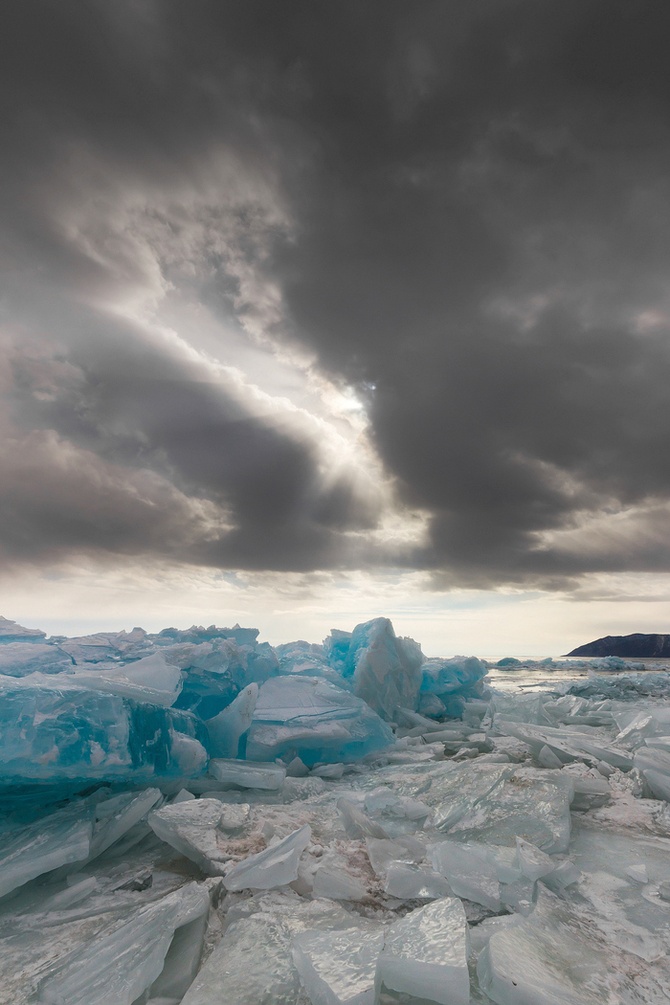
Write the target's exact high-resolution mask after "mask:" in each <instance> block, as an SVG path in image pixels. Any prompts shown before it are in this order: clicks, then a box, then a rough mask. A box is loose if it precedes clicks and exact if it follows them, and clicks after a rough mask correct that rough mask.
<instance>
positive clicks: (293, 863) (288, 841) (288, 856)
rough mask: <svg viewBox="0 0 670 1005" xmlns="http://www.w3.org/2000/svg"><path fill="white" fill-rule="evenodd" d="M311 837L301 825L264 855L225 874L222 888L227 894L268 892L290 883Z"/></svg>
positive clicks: (260, 854)
mask: <svg viewBox="0 0 670 1005" xmlns="http://www.w3.org/2000/svg"><path fill="white" fill-rule="evenodd" d="M311 837H312V829H311V827H310V826H309V824H305V825H304V826H303V827H299V828H298V830H295V831H292V833H291V834H288V835H287V836H286V837H285V838H283V839H282V840H281V841H278V842H277V843H276V844H273V845H270V847H269V848H266V849H265V850H264V851H261V852H258V854H256V855H249V856H248V858H245V859H243V860H242V861H241V862H238V863H237V865H234V866H233V867H232V868H231V869H229V870H228V872H227V873H226V875H225V876H224V879H223V883H224V886H225V887H226V889H227V890H249V889H250V890H271V889H273V888H274V887H277V886H285V885H286V884H287V883H292V882H293V880H295V879H297V878H298V863H299V861H300V856H301V855H302V853H303V851H304V850H305V848H306V847H307V845H308V844H309V842H310V839H311Z"/></svg>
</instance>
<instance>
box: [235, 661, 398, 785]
mask: <svg viewBox="0 0 670 1005" xmlns="http://www.w3.org/2000/svg"><path fill="white" fill-rule="evenodd" d="M394 743H395V737H394V735H393V732H392V730H391V729H390V727H389V726H388V725H387V723H385V722H383V720H382V719H380V717H379V716H378V715H377V714H376V712H373V710H372V709H371V708H370V707H369V706H368V705H367V704H366V703H365V702H364V701H362V700H361V699H360V698H356V697H355V696H354V695H353V694H350V693H349V692H348V691H346V690H344V688H341V687H336V686H335V685H334V684H331V683H330V682H329V681H327V680H323V679H321V678H318V677H304V676H290V677H273V678H271V679H270V680H268V681H266V682H265V684H263V685H262V686H261V688H260V691H259V695H258V702H257V704H256V710H255V712H254V717H253V721H252V723H251V728H250V730H249V736H248V740H247V749H246V756H247V758H248V759H249V760H250V761H272V760H274V759H275V758H277V757H281V758H282V760H283V761H285V762H286V763H289V762H290V761H291V760H293V758H294V757H300V759H301V760H302V761H303V763H304V764H306V765H307V767H312V765H314V764H319V763H323V764H326V763H337V762H343V763H348V762H351V761H357V760H359V759H360V758H361V757H365V756H366V755H367V754H371V753H375V752H376V751H378V750H383V749H385V748H387V747H389V746H391V745H392V744H394Z"/></svg>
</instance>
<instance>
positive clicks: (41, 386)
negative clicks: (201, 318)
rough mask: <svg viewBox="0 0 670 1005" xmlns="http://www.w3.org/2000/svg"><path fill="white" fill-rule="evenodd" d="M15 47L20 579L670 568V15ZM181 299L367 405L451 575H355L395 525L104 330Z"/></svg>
mask: <svg viewBox="0 0 670 1005" xmlns="http://www.w3.org/2000/svg"><path fill="white" fill-rule="evenodd" d="M2 16H3V19H4V21H5V29H4V31H3V32H2V34H1V35H0V37H1V38H2V43H0V45H1V46H2V50H3V51H2V52H1V53H0V57H1V58H0V73H2V76H3V78H4V80H3V83H2V89H1V91H0V102H1V103H2V117H3V121H5V122H6V123H7V124H8V130H7V134H6V141H5V143H4V144H3V158H2V159H3V162H4V173H3V185H2V189H1V194H0V205H2V212H3V219H4V223H5V226H4V239H3V242H2V249H3V255H4V259H5V270H6V275H7V277H8V282H7V294H6V297H5V300H4V301H3V304H2V308H3V311H4V318H5V319H6V320H7V324H8V331H9V335H8V338H9V344H10V346H11V354H12V355H11V358H12V365H11V368H9V369H8V370H7V374H8V376H7V378H6V387H7V389H8V390H7V394H8V399H7V400H8V403H9V404H8V410H7V413H6V415H5V422H6V425H7V430H8V434H7V437H6V440H7V443H10V442H11V443H16V444H24V447H25V445H32V448H33V449H34V451H35V457H36V458H37V459H38V460H39V463H37V461H36V462H35V464H34V465H33V467H32V468H31V469H30V474H28V473H27V469H26V464H27V460H26V457H29V452H28V454H26V451H25V449H23V450H21V449H20V447H18V446H17V448H16V450H15V452H14V453H12V452H11V450H10V449H9V447H6V449H5V455H4V456H5V460H4V468H5V477H4V478H3V485H4V488H3V489H2V490H0V492H2V493H4V496H3V498H4V503H3V505H4V507H5V509H4V512H5V521H4V524H3V526H4V528H5V536H6V539H7V545H6V549H7V552H8V553H11V554H12V555H16V556H17V557H20V556H21V555H26V556H30V557H31V558H36V557H37V558H38V557H39V556H40V554H48V555H52V554H55V553H57V552H59V549H60V551H61V552H67V551H70V550H77V549H79V550H91V549H94V548H101V549H103V550H104V549H107V550H109V551H112V552H114V551H122V550H124V548H125V549H126V550H130V551H132V553H142V551H143V550H145V551H146V552H147V553H152V554H153V553H157V554H164V555H168V556H170V557H173V558H175V559H178V560H186V561H196V562H202V563H205V564H212V565H217V564H220V565H222V566H235V567H241V568H244V567H247V568H264V567H266V568H278V569H282V568H299V569H309V568H324V567H330V566H333V565H337V564H351V563H352V562H355V561H356V560H358V561H371V560H372V559H373V558H376V560H378V561H388V562H396V563H399V564H401V563H413V564H415V565H416V566H418V567H420V568H423V569H427V570H430V571H431V573H432V574H433V575H434V578H435V581H436V583H438V584H446V585H454V584H461V585H477V586H486V585H496V584H499V583H503V582H527V583H534V584H538V585H540V586H547V587H552V586H556V585H561V584H565V583H566V582H569V581H570V580H571V578H574V577H579V576H580V575H582V574H584V573H588V572H591V571H610V570H617V569H628V570H636V569H637V570H643V569H648V570H666V571H667V569H668V568H670V556H668V551H667V547H666V546H665V544H664V537H665V534H664V527H665V525H666V523H665V522H666V518H667V506H668V504H670V465H668V464H667V449H668V441H669V439H670V410H668V408H667V407H666V403H667V388H668V386H669V378H670V339H669V336H670V297H669V295H668V293H667V275H668V270H669V268H670V245H669V243H668V239H667V234H668V232H669V227H668V225H669V224H670V182H669V181H668V179H669V178H670V171H669V169H670V133H669V127H668V125H667V123H668V122H669V121H670V118H669V116H668V112H669V111H670V107H669V106H670V76H669V75H668V73H667V70H666V53H665V50H664V40H665V39H667V37H668V30H669V29H670V11H668V10H666V9H665V7H664V6H662V5H660V4H657V3H647V2H644V0H643V2H640V3H637V4H635V5H631V4H627V3H623V2H622V3H620V2H617V0H614V2H604V0H560V2H558V0H557V2H550V3H546V4H541V5H540V4H536V3H533V2H531V0H521V2H514V0H509V2H504V0H495V2H486V0H482V2H478V3H477V4H472V3H469V2H467V3H466V2H458V0H452V2H450V3H449V4H444V3H442V2H431V0H424V2H422V3H421V4H409V3H406V2H393V0H391V2H388V3H385V4H383V5H380V4H375V3H359V2H353V0H351V2H349V0H346V2H345V0H342V2H339V3H337V4H330V5H318V4H315V3H308V2H300V0H292V2H291V3H290V4H278V3H274V2H272V3H270V2H264V3H258V2H253V0H247V2H246V3H244V4H240V3H227V2H224V3H220V2H216V3H215V2H205V0H198V2H197V3H194V4H184V3H181V2H171V0H162V2H159V3H152V2H129V0H128V2H126V0H122V2H115V3H111V4H110V3H96V2H91V3H88V4H85V5H83V4H79V3H71V2H63V0H60V2H52V3H47V2H33V3H31V4H29V5H28V4H21V3H18V2H14V0H10V2H9V3H7V4H5V6H4V7H3V11H2ZM170 288H172V289H176V290H177V291H178V290H179V289H180V288H181V289H186V288H188V290H189V293H190V294H191V295H195V296H199V297H200V298H201V300H202V301H203V302H206V303H207V304H208V305H209V306H210V307H212V308H213V309H214V310H216V311H217V312H218V313H219V316H220V317H221V318H223V319H226V320H234V319H237V320H239V321H240V322H241V323H242V324H245V325H247V327H248V329H249V331H254V332H255V333H256V334H259V333H260V334H263V335H265V336H266V337H270V338H271V339H273V340H274V341H275V342H276V343H279V344H281V343H282V342H283V343H285V345H286V347H287V348H288V350H289V351H291V350H292V349H293V348H295V346H296V345H300V346H303V347H306V348H307V349H309V350H310V351H311V352H313V353H315V354H316V359H317V364H318V366H320V367H321V368H322V370H323V371H324V372H326V373H328V374H329V375H330V377H331V378H332V379H333V380H335V381H336V382H341V383H342V384H351V385H353V386H355V387H357V388H358V389H359V392H360V394H361V396H362V397H364V398H365V400H366V402H367V406H368V410H369V416H370V420H371V427H372V438H373V443H374V445H375V447H376V449H377V451H378V453H379V455H380V457H381V459H382V461H383V463H384V465H385V467H386V470H387V472H388V474H389V476H390V477H391V478H392V479H393V480H394V483H395V486H396V491H397V494H398V499H399V500H400V501H401V502H402V503H403V504H404V505H406V506H408V507H413V508H416V509H417V510H419V511H421V512H423V513H425V514H427V516H428V520H429V530H430V540H429V541H428V542H427V543H426V544H425V545H422V546H418V547H416V548H415V549H414V551H413V552H412V554H411V555H408V554H407V553H406V552H405V553H403V554H402V555H401V554H400V553H398V552H397V551H395V550H394V548H393V547H392V546H391V544H388V546H387V547H386V548H384V547H382V548H381V550H379V547H377V549H376V550H375V549H373V547H372V545H368V546H365V547H363V546H362V545H361V542H362V541H364V540H365V538H366V534H367V532H368V531H370V530H371V529H373V528H374V527H375V525H376V523H377V521H378V520H379V519H380V515H381V509H380V504H379V502H378V501H375V500H373V499H371V498H370V497H369V494H368V495H366V493H362V492H361V491H359V490H358V489H357V488H356V486H355V484H354V480H353V479H347V478H346V477H344V476H341V477H337V478H335V479H333V481H332V482H331V483H330V484H329V483H327V482H325V481H324V479H323V476H322V472H321V468H320V466H319V465H320V459H319V451H318V442H317V440H318V437H316V438H315V437H314V436H312V435H311V434H310V435H308V434H307V433H306V432H305V435H300V434H299V432H298V431H297V430H296V429H295V428H292V429H291V430H290V431H289V430H287V429H286V428H285V427H284V426H283V425H282V423H281V422H279V421H277V419H276V417H272V416H268V415H267V414H262V413H261V412H260V411H259V410H258V409H254V408H253V407H251V406H246V405H245V404H244V403H243V402H242V401H241V400H240V399H239V397H236V396H235V395H234V394H232V393H231V392H230V390H229V389H226V388H225V387H224V386H221V385H220V384H217V383H216V381H214V380H213V379H212V381H211V382H210V381H209V380H208V379H207V378H206V377H205V376H203V373H202V372H201V371H200V370H199V369H198V366H196V364H195V363H193V364H192V366H191V364H187V363H186V362H185V359H184V357H183V355H180V354H179V353H176V352H173V351H171V350H170V348H169V347H168V346H166V345H161V344H159V343H158V342H156V341H155V340H152V338H151V337H150V335H149V334H148V333H147V331H146V330H144V329H143V328H142V325H141V324H139V323H138V324H137V325H134V324H133V323H131V322H130V321H128V319H127V318H126V319H120V318H118V317H117V318H116V319H115V320H114V321H112V320H110V318H109V316H108V315H107V314H106V313H105V311H106V308H107V306H108V305H109V304H110V303H112V302H114V300H115V298H118V299H120V300H123V299H124V298H125V299H126V300H128V299H130V300H132V299H133V297H139V298H140V299H141V298H142V297H144V298H145V299H146V298H149V299H151V298H152V297H153V300H154V302H156V303H160V300H161V298H162V297H163V296H164V295H165V293H166V291H167V290H169V289H170ZM38 289H39V291H40V292H39V295H38V293H37V291H38ZM54 304H57V305H62V309H61V307H58V308H57V309H56V308H55V307H54ZM31 340H32V341H34V342H35V343H36V344H39V347H40V348H39V351H38V350H34V351H33V350H32V349H30V345H32V341H31ZM49 343H53V344H54V345H55V346H56V348H55V349H54V350H53V351H52V352H51V353H49V352H47V351H46V350H45V349H44V345H46V344H49ZM29 349H30V351H28V350H29ZM228 362H233V363H234V360H229V361H228ZM36 374H39V379H38V377H37V376H36ZM40 381H41V383H40ZM10 434H11V435H10ZM77 451H79V453H77ZM65 455H67V457H68V458H69V461H68V462H67V463H66V462H65V460H64V459H63V458H64V457H65ZM77 457H78V458H79V462H77V461H76V458H77ZM58 458H60V460H57V459H58ZM85 458H88V460H87V462H86V463H84V459H85ZM19 461H20V462H21V463H19ZM59 464H60V465H61V466H60V467H59ZM21 465H23V467H22V466H21ZM59 471H60V472H61V475H60V476H59ZM65 471H67V475H65V474H64V472H65ZM40 472H42V473H40ZM124 474H125V475H127V477H124ZM59 478H60V480H59ZM66 482H67V484H68V485H69V486H70V490H69V491H68V492H66V491H65V490H64V489H62V488H59V489H58V491H56V489H55V486H62V485H64V484H65V483H66ZM111 485H113V486H114V488H113V490H112V488H110V486H111ZM37 500H39V503H38V502H37ZM92 500H98V502H97V503H95V504H93V503H92V502H91V501H92ZM103 500H104V505H103ZM28 503H30V505H28ZM7 514H8V515H7ZM151 514H153V517H152V516H151ZM609 516H611V517H612V519H611V520H608V517H609ZM10 517H11V518H10ZM124 535H125V536H124ZM352 541H354V542H355V544H354V545H352ZM356 549H358V554H356Z"/></svg>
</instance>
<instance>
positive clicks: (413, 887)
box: [384, 862, 454, 900]
mask: <svg viewBox="0 0 670 1005" xmlns="http://www.w3.org/2000/svg"><path fill="white" fill-rule="evenodd" d="M384 892H385V893H388V895H389V896H390V897H398V898H399V899H400V900H436V899H437V898H439V897H450V896H451V895H452V894H453V893H454V891H453V890H452V888H451V887H450V886H449V883H448V882H447V880H446V879H445V877H444V876H442V875H440V873H439V872H436V871H435V870H434V869H429V868H428V867H427V866H419V865H411V864H409V863H407V862H391V863H390V864H389V866H388V869H387V870H386V875H385V878H384Z"/></svg>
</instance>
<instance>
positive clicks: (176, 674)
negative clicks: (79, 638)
mask: <svg viewBox="0 0 670 1005" xmlns="http://www.w3.org/2000/svg"><path fill="white" fill-rule="evenodd" d="M57 683H58V685H59V686H61V687H65V686H70V684H71V685H72V686H75V687H79V688H86V689H88V690H91V691H104V692H106V693H107V694H117V695H120V696H121V697H123V698H133V699H134V700H135V701H137V702H147V703H149V704H151V705H164V706H165V707H166V708H167V707H169V706H170V705H173V704H174V703H175V701H176V700H177V698H178V697H179V693H180V691H181V689H182V674H181V670H180V669H179V668H178V667H176V666H174V665H173V664H171V663H168V662H167V660H166V659H165V657H164V656H163V654H162V653H152V654H151V655H150V656H145V657H144V658H143V659H140V660H137V661H136V662H134V663H124V664H122V665H118V664H108V663H98V664H97V665H96V666H95V667H93V668H91V667H86V668H80V667H74V668H71V669H70V670H69V671H68V672H67V675H66V676H61V677H59V678H58V681H57Z"/></svg>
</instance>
